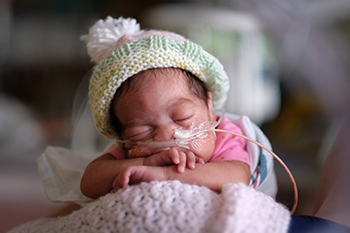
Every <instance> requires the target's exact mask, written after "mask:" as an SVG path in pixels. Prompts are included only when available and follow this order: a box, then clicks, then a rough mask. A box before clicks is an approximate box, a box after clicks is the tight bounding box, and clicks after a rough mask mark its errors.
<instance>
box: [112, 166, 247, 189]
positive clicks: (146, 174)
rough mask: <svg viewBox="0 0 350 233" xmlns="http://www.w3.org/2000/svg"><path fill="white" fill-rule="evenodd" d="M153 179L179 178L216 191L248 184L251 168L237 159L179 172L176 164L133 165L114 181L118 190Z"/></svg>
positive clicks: (184, 181)
mask: <svg viewBox="0 0 350 233" xmlns="http://www.w3.org/2000/svg"><path fill="white" fill-rule="evenodd" d="M153 180H157V181H165V180H179V181H180V182H181V183H187V184H196V185H199V186H206V187H208V188H209V189H211V190H213V191H215V192H221V188H222V186H223V185H224V184H226V183H238V182H243V183H244V184H246V185H248V184H249V181H250V169H249V166H248V165H247V164H246V163H244V162H240V161H235V160H228V161H222V162H214V163H206V164H197V166H196V169H194V170H191V169H185V171H184V172H183V173H179V172H177V168H176V166H174V165H173V166H165V167H151V166H143V167H142V166H131V167H128V168H126V169H124V170H123V172H121V173H120V175H119V176H118V177H117V178H116V180H115V181H114V184H113V187H114V188H115V190H116V189H118V188H119V187H125V186H127V185H128V184H129V185H132V184H136V183H140V182H150V181H153Z"/></svg>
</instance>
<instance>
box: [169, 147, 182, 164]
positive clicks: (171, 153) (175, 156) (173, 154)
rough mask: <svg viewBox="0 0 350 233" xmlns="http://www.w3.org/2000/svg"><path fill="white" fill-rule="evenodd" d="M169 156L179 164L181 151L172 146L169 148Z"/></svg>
mask: <svg viewBox="0 0 350 233" xmlns="http://www.w3.org/2000/svg"><path fill="white" fill-rule="evenodd" d="M169 156H170V158H171V160H172V161H173V163H174V164H179V163H180V155H179V151H178V150H176V149H175V148H171V149H170V150H169Z"/></svg>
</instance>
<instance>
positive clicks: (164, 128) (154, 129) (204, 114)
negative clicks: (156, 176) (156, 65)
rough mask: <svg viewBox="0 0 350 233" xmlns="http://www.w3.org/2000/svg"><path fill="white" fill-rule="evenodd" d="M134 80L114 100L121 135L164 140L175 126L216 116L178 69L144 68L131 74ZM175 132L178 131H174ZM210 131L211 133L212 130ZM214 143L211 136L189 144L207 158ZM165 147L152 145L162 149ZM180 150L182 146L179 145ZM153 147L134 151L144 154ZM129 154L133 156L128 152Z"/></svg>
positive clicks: (197, 123) (196, 124)
mask: <svg viewBox="0 0 350 233" xmlns="http://www.w3.org/2000/svg"><path fill="white" fill-rule="evenodd" d="M133 78H134V79H138V81H137V84H136V85H134V86H133V87H132V88H131V89H129V90H127V91H126V92H125V93H123V94H122V95H121V96H120V97H119V98H118V100H117V101H116V102H115V104H114V106H112V108H114V109H113V110H114V112H115V113H116V115H117V117H118V119H119V121H120V122H121V124H122V126H123V135H122V139H124V140H130V141H135V142H136V141H149V140H152V141H155V142H157V141H159V142H161V141H168V140H171V139H174V134H175V132H176V130H179V129H180V128H182V129H190V128H191V127H195V128H196V127H200V125H203V123H204V122H208V123H209V122H214V121H215V120H216V116H215V114H214V111H213V107H212V102H211V93H209V95H208V96H209V98H208V100H207V103H205V101H204V100H203V99H201V98H199V97H198V96H197V95H195V94H194V93H193V92H192V91H191V90H190V88H189V83H188V77H186V76H185V74H184V73H183V72H182V71H181V70H179V69H161V70H160V71H144V72H141V73H139V74H137V75H135V76H134V77H133ZM177 132H178V131H177ZM212 134H214V133H212ZM214 146H215V136H214V140H213V135H209V134H208V137H206V138H203V139H202V140H201V143H200V146H198V143H197V146H195V145H189V149H190V150H191V151H192V152H194V153H195V154H196V155H197V156H198V157H200V158H202V159H203V160H204V161H207V160H208V159H209V158H210V156H211V154H212V152H213V150H214ZM165 149H169V148H167V147H166V148H154V149H152V150H157V151H159V150H165ZM181 150H183V148H181ZM150 153H151V154H152V153H155V152H154V151H151V152H147V153H143V154H142V153H141V154H138V155H136V154H135V155H134V157H139V156H148V155H149V154H150ZM129 157H133V155H132V153H131V155H130V153H129Z"/></svg>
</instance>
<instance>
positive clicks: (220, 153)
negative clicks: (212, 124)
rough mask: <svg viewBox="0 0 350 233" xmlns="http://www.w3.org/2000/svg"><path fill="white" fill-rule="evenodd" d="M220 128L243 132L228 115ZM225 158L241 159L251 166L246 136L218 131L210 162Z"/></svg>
mask: <svg viewBox="0 0 350 233" xmlns="http://www.w3.org/2000/svg"><path fill="white" fill-rule="evenodd" d="M218 129H224V130H227V131H231V132H235V133H238V134H242V131H241V129H240V128H239V127H238V126H236V125H235V124H233V123H232V122H231V121H230V120H229V119H228V118H226V117H225V118H224V119H223V120H222V122H221V123H220V124H219V126H218ZM225 160H237V161H241V162H244V163H246V164H248V165H249V167H250V157H249V154H248V152H247V150H246V141H245V139H244V138H241V137H239V136H235V135H232V134H228V133H216V142H215V149H214V152H213V155H212V156H211V158H210V159H209V162H219V161H225Z"/></svg>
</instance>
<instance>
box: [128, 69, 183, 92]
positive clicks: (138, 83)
mask: <svg viewBox="0 0 350 233" xmlns="http://www.w3.org/2000/svg"><path fill="white" fill-rule="evenodd" d="M131 82H132V84H131V85H132V87H131V88H133V89H136V90H139V89H140V88H142V87H144V86H147V85H152V84H154V83H155V82H157V83H162V84H163V85H164V87H166V86H167V85H183V86H184V87H185V86H186V87H189V82H188V77H187V76H186V72H185V71H183V70H181V69H179V68H154V69H148V70H144V71H141V72H140V73H138V74H136V75H134V76H133V77H132V81H131ZM131 88H130V87H129V89H131Z"/></svg>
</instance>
